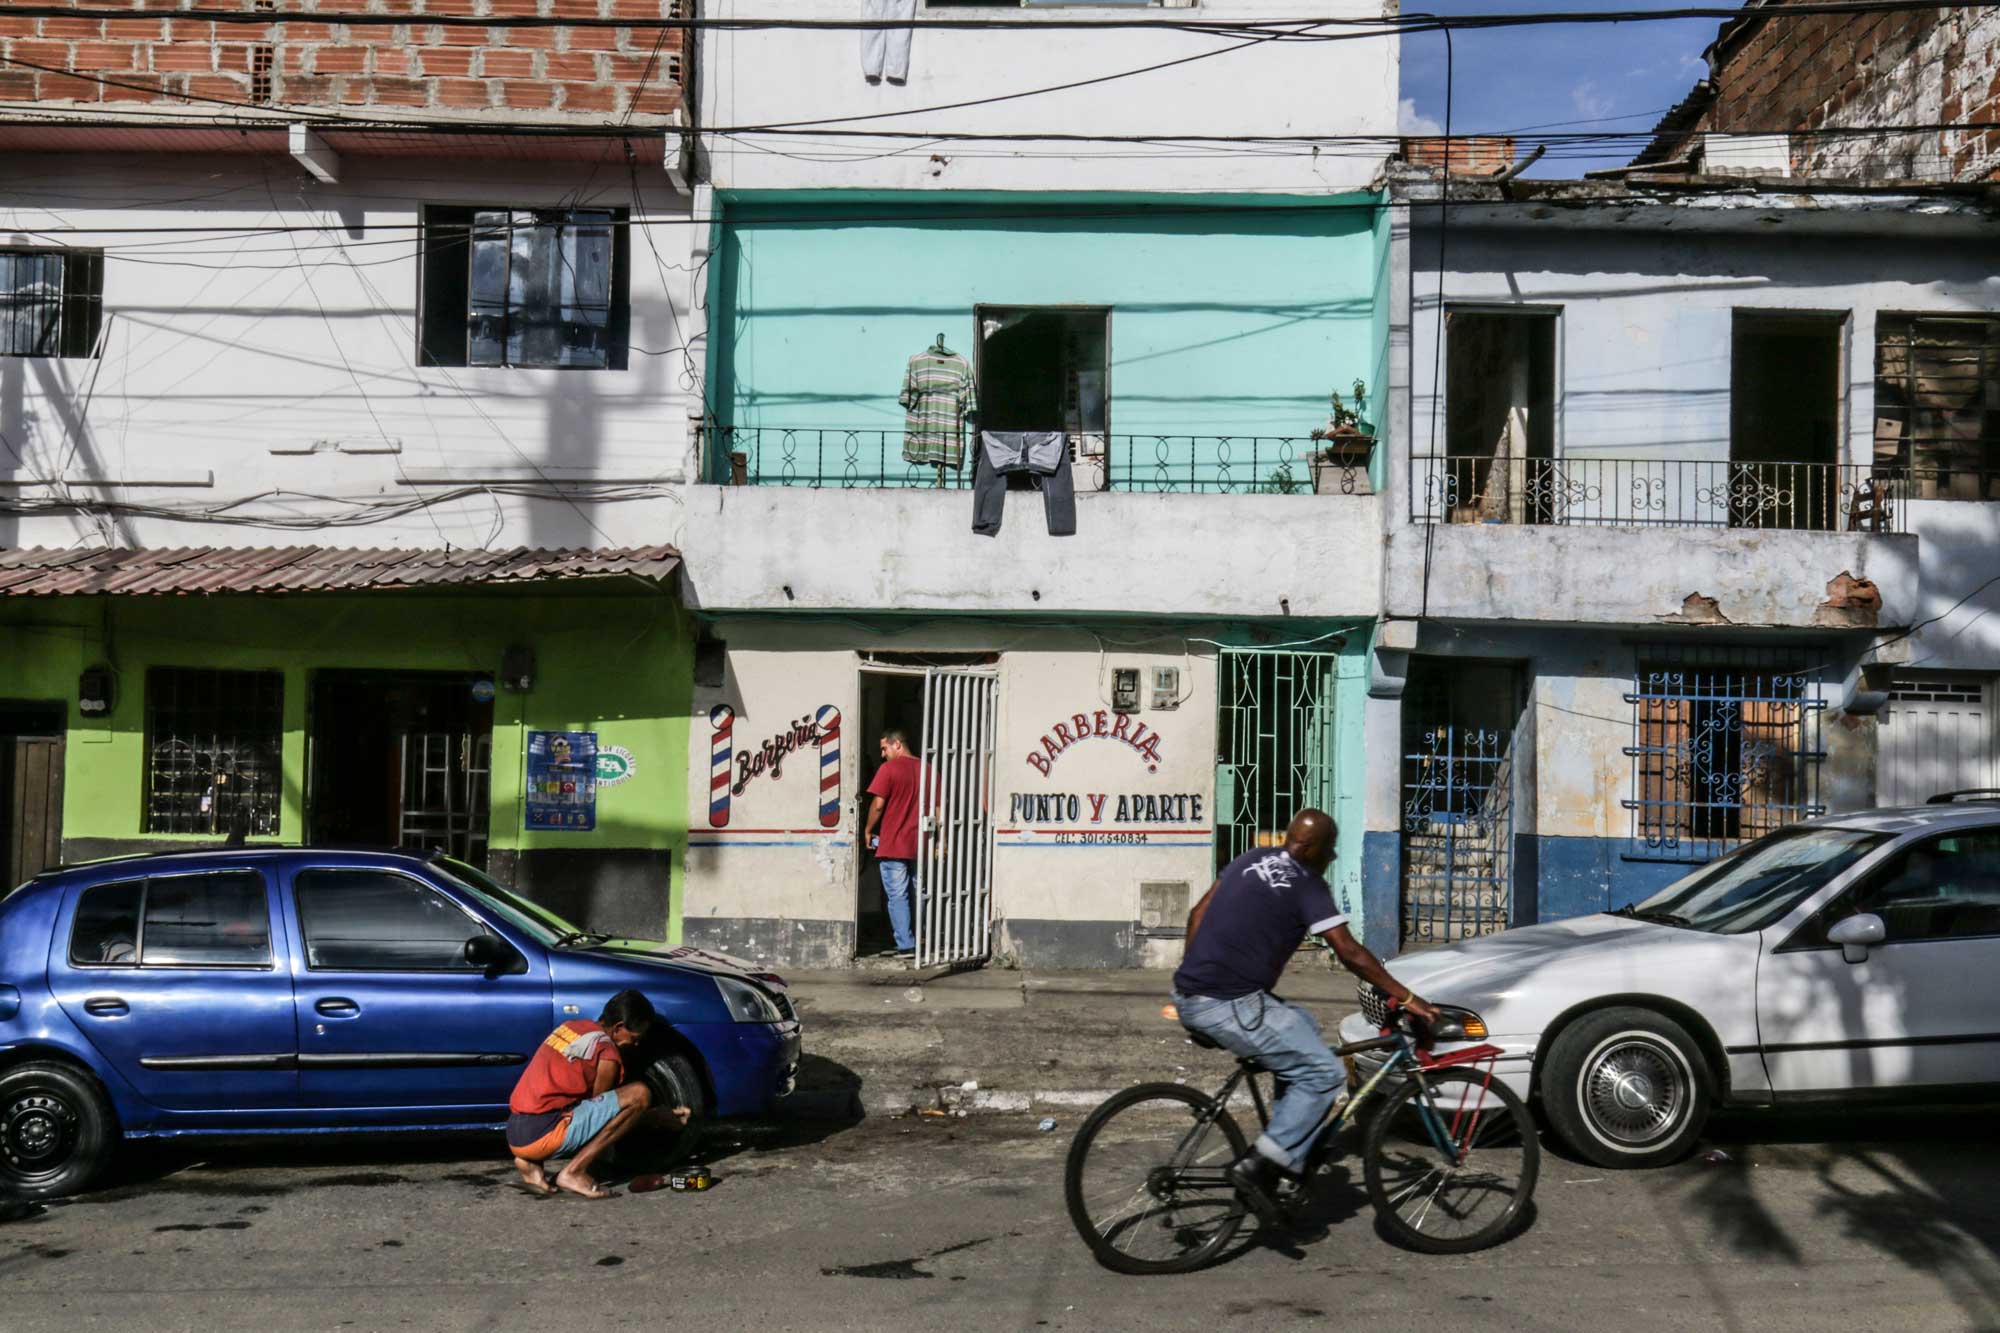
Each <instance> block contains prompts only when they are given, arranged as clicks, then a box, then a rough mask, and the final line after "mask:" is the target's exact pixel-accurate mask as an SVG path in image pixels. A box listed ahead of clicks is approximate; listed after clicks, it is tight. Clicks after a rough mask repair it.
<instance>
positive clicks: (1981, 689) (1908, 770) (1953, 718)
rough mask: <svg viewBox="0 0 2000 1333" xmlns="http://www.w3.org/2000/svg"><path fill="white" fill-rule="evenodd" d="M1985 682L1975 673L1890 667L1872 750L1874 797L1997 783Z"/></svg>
mask: <svg viewBox="0 0 2000 1333" xmlns="http://www.w3.org/2000/svg"><path fill="white" fill-rule="evenodd" d="M1993 720H1994V719H1993V709H1992V683H1991V682H1990V681H1989V680H1987V679H1986V678H1985V677H1982V676H1968V675H1960V674H1946V673H1943V672H1936V673H1932V672H1910V673H1907V674H1905V673H1900V672H1899V673H1898V674H1897V676H1896V678H1895V682H1894V683H1893V684H1892V685H1891V686H1890V689H1889V706H1888V708H1887V709H1885V710H1884V711H1883V713H1882V729H1881V733H1880V735H1881V743H1880V746H1879V747H1878V749H1877V750H1876V757H1875V763H1876V768H1875V799H1876V804H1878V805H1888V806H1897V805H1922V804H1923V803H1924V802H1925V801H1927V800H1929V799H1930V798H1931V797H1933V796H1935V795H1937V794H1938V793H1939V792H1945V791H1964V790H1965V789H1967V788H1970V787H2000V764H1996V754H1995V747H1994V738H1993Z"/></svg>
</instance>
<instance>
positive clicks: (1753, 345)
mask: <svg viewBox="0 0 2000 1333" xmlns="http://www.w3.org/2000/svg"><path fill="white" fill-rule="evenodd" d="M1846 328H1847V320H1846V317H1845V316H1844V315H1823V314H1801V313H1796V312H1792V311H1743V310H1739V311H1737V312H1736V317H1735V320H1734V323H1733V325H1732V328H1731V333H1730V347H1729V463H1730V467H1729V474H1730V475H1729V488H1728V492H1727V494H1728V497H1729V525H1730V526H1731V527H1738V528H1820V529H1830V528H1833V527H1837V526H1838V523H1837V521H1836V520H1837V516H1838V512H1839V508H1840V505H1839V500H1840V485H1839V478H1838V476H1837V472H1838V469H1836V468H1835V467H1834V466H1833V465H1834V464H1835V463H1838V462H1839V461H1840V399H1841V372H1840V359H1841V340H1842V337H1843V335H1844V334H1845V332H1846Z"/></svg>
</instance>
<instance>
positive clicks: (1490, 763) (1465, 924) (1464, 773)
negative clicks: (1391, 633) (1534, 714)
mask: <svg viewBox="0 0 2000 1333" xmlns="http://www.w3.org/2000/svg"><path fill="white" fill-rule="evenodd" d="M1512 739H1513V736H1512V733H1511V732H1506V731H1497V730H1493V729H1491V728H1482V727H1454V726H1436V727H1432V728H1430V729H1428V730H1427V731H1425V732H1424V733H1423V734H1422V735H1421V736H1420V737H1419V738H1418V740H1417V743H1416V745H1415V746H1414V747H1413V749H1412V752H1411V753H1408V754H1405V755H1404V756H1403V939H1404V940H1405V941H1406V942H1422V943H1444V942H1447V941H1450V940H1462V939H1468V938H1470V937H1472V936H1475V935H1486V934H1491V933H1492V932H1494V931H1496V930H1505V929H1506V928H1507V925H1508V921H1507V918H1508V913H1509V911H1510V908H1511V904H1512V901H1513V880H1514V772H1513V748H1512V745H1511V742H1512Z"/></svg>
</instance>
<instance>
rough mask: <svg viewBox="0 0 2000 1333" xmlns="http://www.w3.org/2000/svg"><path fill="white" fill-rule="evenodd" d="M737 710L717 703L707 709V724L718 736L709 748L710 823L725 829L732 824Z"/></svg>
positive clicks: (711, 826) (712, 826) (710, 825)
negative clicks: (732, 752) (731, 785)
mask: <svg viewBox="0 0 2000 1333" xmlns="http://www.w3.org/2000/svg"><path fill="white" fill-rule="evenodd" d="M735 723H736V710H735V709H733V708H731V707H730V706H729V705H728V704H717V705H716V706H715V707H713V708H711V709H709V710H708V725H709V726H710V727H712V728H714V730H715V737H714V739H713V740H712V741H711V742H710V743H709V749H708V826H709V827H710V828H726V827H728V825H729V755H730V750H731V749H732V747H733V741H732V735H733V733H734V730H735Z"/></svg>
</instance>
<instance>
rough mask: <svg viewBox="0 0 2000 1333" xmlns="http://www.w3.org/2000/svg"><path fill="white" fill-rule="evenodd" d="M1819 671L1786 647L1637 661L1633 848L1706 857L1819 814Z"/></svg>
mask: <svg viewBox="0 0 2000 1333" xmlns="http://www.w3.org/2000/svg"><path fill="white" fill-rule="evenodd" d="M1818 684H1819V681H1818V675H1817V673H1816V671H1815V669H1813V668H1812V667H1811V666H1809V665H1807V664H1806V662H1805V659H1804V658H1796V660H1795V658H1794V655H1792V654H1782V655H1765V656H1763V657H1761V658H1760V659H1750V658H1744V659H1740V660H1736V661H1728V660H1718V661H1713V662H1708V661H1703V660H1700V659H1698V658H1693V659H1691V658H1687V657H1677V656H1673V655H1668V654H1663V655H1661V656H1658V657H1648V658H1642V659H1641V661H1640V663H1639V668H1638V675H1637V679H1636V681H1635V682H1634V689H1633V692H1632V693H1631V694H1628V695H1627V696H1625V697H1626V701H1627V702H1628V703H1630V704H1632V706H1633V733H1634V734H1633V744H1632V745H1631V746H1629V747H1627V749H1626V753H1627V754H1629V755H1631V756H1632V769H1633V772H1632V788H1633V791H1634V793H1635V796H1634V797H1633V799H1630V800H1627V801H1626V803H1625V804H1626V806H1627V808H1628V809H1630V810H1631V811H1632V837H1633V842H1634V854H1635V855H1637V856H1639V857H1642V858H1644V859H1657V860H1672V861H1695V862H1702V861H1709V860H1713V859H1714V858H1715V857H1717V856H1720V855H1721V854H1722V853H1723V852H1725V851H1728V850H1729V849H1730V848H1731V847H1734V846H1735V845H1737V844H1738V843H1740V842H1748V841H1751V840H1752V839H1755V838H1761V837H1763V836H1764V835H1765V834H1766V833H1770V832H1773V831H1775V830H1777V829H1780V828H1783V827H1785V826H1786V825H1788V824H1794V823H1797V822H1798V821H1800V820H1802V819H1810V818H1812V817H1814V816H1816V815H1820V814H1824V813H1825V812H1826V808H1825V806H1824V805H1822V804H1821V803H1820V799H1819V765H1820V761H1821V760H1822V759H1824V758H1825V757H1826V756H1825V752H1824V750H1822V748H1821V746H1820V738H1819V724H1820V714H1821V712H1822V711H1824V709H1825V707H1826V703H1825V700H1823V699H1821V698H1820V697H1819V690H1818Z"/></svg>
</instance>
